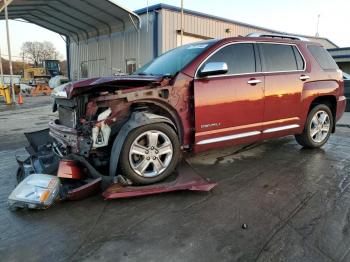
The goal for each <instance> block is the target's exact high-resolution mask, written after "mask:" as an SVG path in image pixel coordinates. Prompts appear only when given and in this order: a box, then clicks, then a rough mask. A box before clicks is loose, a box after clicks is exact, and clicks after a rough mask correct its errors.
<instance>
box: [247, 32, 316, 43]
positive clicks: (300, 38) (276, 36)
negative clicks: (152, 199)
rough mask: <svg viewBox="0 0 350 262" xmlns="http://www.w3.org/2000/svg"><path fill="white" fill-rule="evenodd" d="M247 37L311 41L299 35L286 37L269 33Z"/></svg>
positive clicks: (252, 34)
mask: <svg viewBox="0 0 350 262" xmlns="http://www.w3.org/2000/svg"><path fill="white" fill-rule="evenodd" d="M247 37H271V38H282V39H292V40H300V41H310V40H309V39H307V38H306V37H302V36H297V35H285V34H269V33H250V34H248V35H247Z"/></svg>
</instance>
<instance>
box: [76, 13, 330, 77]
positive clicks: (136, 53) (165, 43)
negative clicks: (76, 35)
mask: <svg viewBox="0 0 350 262" xmlns="http://www.w3.org/2000/svg"><path fill="white" fill-rule="evenodd" d="M140 17H141V23H142V27H141V30H140V49H139V50H138V33H137V32H136V30H135V29H134V28H129V29H128V30H127V31H126V32H123V33H118V32H115V33H112V35H111V36H109V35H105V36H100V37H98V38H97V37H95V38H90V39H89V40H88V41H80V42H79V43H75V42H72V43H71V44H70V55H71V57H70V77H71V79H72V80H78V79H82V78H85V77H97V76H110V75H114V74H118V73H127V71H126V69H127V65H126V64H127V61H129V63H130V61H132V60H136V64H137V65H136V67H138V66H141V65H144V64H145V63H147V62H149V61H150V60H152V59H153V58H154V57H156V56H158V55H160V54H162V53H164V52H166V51H168V50H170V49H173V48H175V47H177V46H179V45H180V42H181V41H180V33H179V30H180V28H181V13H180V12H178V11H174V10H169V9H166V8H163V9H159V10H153V11H151V12H149V15H148V16H147V14H146V13H143V14H142V15H140ZM147 17H148V21H147ZM147 23H148V26H147ZM253 32H264V33H276V32H274V31H268V29H266V31H264V30H262V29H261V28H259V27H254V26H250V25H244V24H241V23H237V22H236V23H235V22H234V21H233V22H230V21H228V20H220V19H219V18H214V17H206V16H203V15H202V16H201V15H196V14H193V13H186V12H185V14H184V39H183V40H184V41H183V43H184V44H186V43H190V42H193V41H196V40H198V41H199V40H203V39H210V38H224V37H234V36H239V35H242V36H245V35H247V34H249V33H253ZM312 40H317V41H318V42H321V43H322V44H323V45H324V46H326V47H329V45H331V44H330V43H329V42H328V41H326V39H322V38H318V39H312ZM155 41H157V42H155ZM330 47H333V46H330ZM138 57H139V59H138Z"/></svg>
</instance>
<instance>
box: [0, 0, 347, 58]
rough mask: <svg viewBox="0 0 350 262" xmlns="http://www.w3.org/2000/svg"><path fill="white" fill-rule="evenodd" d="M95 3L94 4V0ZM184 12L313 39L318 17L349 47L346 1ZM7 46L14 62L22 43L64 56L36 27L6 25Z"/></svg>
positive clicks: (218, 3) (131, 4) (192, 2)
mask: <svg viewBox="0 0 350 262" xmlns="http://www.w3.org/2000/svg"><path fill="white" fill-rule="evenodd" d="M96 1H98V0H96ZM115 2H117V3H119V4H121V5H122V6H124V7H126V8H128V9H130V10H136V9H140V8H143V7H145V6H146V5H147V0H115ZM148 3H149V5H154V4H158V3H165V4H169V5H174V6H180V3H181V1H180V0H164V1H161V0H148ZM184 7H185V8H187V9H191V10H195V11H199V12H203V13H207V14H212V15H216V16H220V17H224V18H228V19H232V20H236V21H240V22H245V23H248V24H252V25H257V26H261V27H266V28H270V29H275V30H278V31H283V32H288V33H295V34H304V35H313V36H314V35H315V33H316V27H317V26H316V25H317V16H318V15H320V23H319V34H320V36H321V37H327V38H329V39H330V40H331V41H333V42H334V43H335V44H337V45H338V46H340V47H349V46H350V25H349V15H350V13H349V10H350V0H293V1H291V0H289V1H286V0H244V1H237V0H215V1H213V0H184ZM10 27H11V46H12V49H13V51H12V53H13V55H14V56H15V57H14V58H15V59H20V58H19V56H20V48H21V45H22V43H23V42H25V41H47V40H49V41H51V42H53V44H54V45H55V46H56V48H57V49H58V51H59V52H60V53H61V54H62V56H65V53H66V50H65V42H64V41H63V39H62V38H61V36H60V35H58V34H56V33H53V32H50V31H48V30H46V29H44V28H40V27H38V26H36V25H32V24H28V23H24V22H16V21H10ZM0 46H1V51H2V55H3V57H4V58H7V57H6V54H7V42H6V31H5V22H4V21H0Z"/></svg>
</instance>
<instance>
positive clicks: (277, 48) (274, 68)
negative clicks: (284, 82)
mask: <svg viewBox="0 0 350 262" xmlns="http://www.w3.org/2000/svg"><path fill="white" fill-rule="evenodd" d="M259 47H260V51H261V56H262V65H263V71H264V72H285V71H296V70H302V69H303V67H304V61H303V59H302V57H301V55H300V53H299V51H297V53H295V50H294V48H293V47H294V46H293V45H284V44H265V43H261V44H259ZM298 60H299V61H298ZM300 68H301V69H300Z"/></svg>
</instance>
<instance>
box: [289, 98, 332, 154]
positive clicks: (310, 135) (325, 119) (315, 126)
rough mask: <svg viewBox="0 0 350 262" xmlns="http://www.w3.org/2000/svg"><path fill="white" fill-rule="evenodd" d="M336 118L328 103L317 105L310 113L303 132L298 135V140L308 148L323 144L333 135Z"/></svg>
mask: <svg viewBox="0 0 350 262" xmlns="http://www.w3.org/2000/svg"><path fill="white" fill-rule="evenodd" d="M333 123H334V118H333V114H332V112H331V110H330V109H329V107H328V106H327V105H323V104H321V105H317V106H315V107H314V108H313V109H312V110H311V111H310V113H309V115H308V117H307V120H306V123H305V128H304V131H303V133H302V134H300V135H296V136H295V138H296V140H297V142H298V143H299V144H300V145H301V146H303V147H306V148H318V147H321V146H323V145H324V144H325V143H326V142H327V141H328V139H329V136H330V135H331V131H332V127H333Z"/></svg>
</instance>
